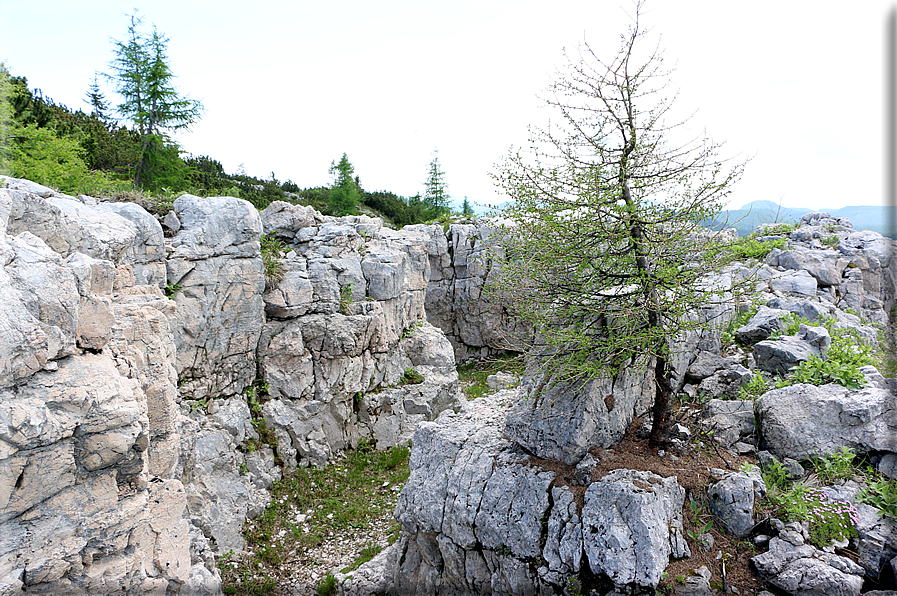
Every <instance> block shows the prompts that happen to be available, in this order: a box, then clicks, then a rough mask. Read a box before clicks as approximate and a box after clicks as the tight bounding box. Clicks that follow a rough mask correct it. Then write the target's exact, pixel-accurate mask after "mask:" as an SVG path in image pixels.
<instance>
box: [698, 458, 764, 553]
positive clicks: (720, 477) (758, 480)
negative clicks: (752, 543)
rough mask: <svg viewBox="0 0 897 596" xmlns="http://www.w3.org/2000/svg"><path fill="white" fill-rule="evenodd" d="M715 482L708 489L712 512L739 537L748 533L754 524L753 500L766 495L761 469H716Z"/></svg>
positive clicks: (754, 467) (753, 467)
mask: <svg viewBox="0 0 897 596" xmlns="http://www.w3.org/2000/svg"><path fill="white" fill-rule="evenodd" d="M712 473H713V475H714V477H715V480H716V481H715V482H714V483H713V484H711V485H710V487H709V488H708V489H707V496H708V498H709V502H710V511H711V512H712V513H713V515H715V516H716V517H717V519H718V520H719V521H720V523H721V524H722V526H723V527H724V528H725V529H726V530H728V531H729V532H731V533H732V534H735V535H736V536H746V535H747V533H748V531H749V530H750V529H751V528H752V527H753V525H754V523H755V520H754V503H756V502H757V501H758V500H759V499H761V498H763V497H765V496H766V484H765V483H764V482H763V478H762V477H761V476H760V469H759V468H758V467H757V466H752V468H751V469H750V470H748V471H747V472H745V471H739V472H726V471H724V470H719V469H714V470H712Z"/></svg>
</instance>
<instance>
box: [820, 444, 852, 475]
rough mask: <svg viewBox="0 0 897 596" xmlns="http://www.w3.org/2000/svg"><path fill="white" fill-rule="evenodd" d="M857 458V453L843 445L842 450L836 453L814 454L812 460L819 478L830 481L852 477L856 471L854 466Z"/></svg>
mask: <svg viewBox="0 0 897 596" xmlns="http://www.w3.org/2000/svg"><path fill="white" fill-rule="evenodd" d="M855 458H856V454H855V453H854V452H853V451H851V449H850V448H849V447H841V450H840V451H838V452H836V453H831V454H828V455H822V456H818V457H817V456H814V457H811V458H810V461H811V462H812V463H813V467H814V468H815V470H816V474H817V475H818V476H819V478H820V479H822V480H823V481H824V482H827V483H830V482H833V481H835V480H842V479H845V478H851V477H852V476H853V475H854V473H855V472H856V470H855V469H854V467H853V460H854V459H855Z"/></svg>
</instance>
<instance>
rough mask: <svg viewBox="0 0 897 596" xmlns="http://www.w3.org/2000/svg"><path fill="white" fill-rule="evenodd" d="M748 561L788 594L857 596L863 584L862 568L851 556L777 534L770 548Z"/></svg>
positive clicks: (770, 542)
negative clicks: (834, 552)
mask: <svg viewBox="0 0 897 596" xmlns="http://www.w3.org/2000/svg"><path fill="white" fill-rule="evenodd" d="M751 563H753V565H754V568H755V569H757V571H758V572H759V573H760V574H761V576H763V577H764V578H766V579H767V581H768V582H769V583H770V584H772V585H773V586H775V587H777V588H779V589H780V590H784V591H785V592H786V593H788V594H794V595H798V594H825V595H826V596H829V595H831V596H858V595H859V593H860V590H861V588H862V586H863V568H862V567H860V566H859V565H857V564H856V563H854V562H853V561H851V560H850V559H848V558H846V557H841V556H839V555H835V554H831V553H827V552H823V551H820V550H817V549H815V548H813V547H812V546H810V545H809V544H799V545H795V544H791V543H789V542H786V541H785V540H782V539H780V538H772V539H771V540H770V541H769V550H768V551H767V552H765V553H763V554H760V555H757V556H756V557H753V558H752V559H751Z"/></svg>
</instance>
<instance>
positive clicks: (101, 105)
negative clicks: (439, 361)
mask: <svg viewBox="0 0 897 596" xmlns="http://www.w3.org/2000/svg"><path fill="white" fill-rule="evenodd" d="M87 103H88V104H90V106H91V107H92V108H93V110H91V112H90V113H91V115H92V116H94V117H96V118H97V119H98V120H99V121H100V122H102V123H103V124H106V125H108V124H110V123H111V118H110V117H109V102H108V101H107V100H106V96H105V95H104V94H103V92H102V91H101V90H100V83H99V81H98V80H97V74H96V73H94V75H93V83H91V84H90V87H89V88H88V91H87Z"/></svg>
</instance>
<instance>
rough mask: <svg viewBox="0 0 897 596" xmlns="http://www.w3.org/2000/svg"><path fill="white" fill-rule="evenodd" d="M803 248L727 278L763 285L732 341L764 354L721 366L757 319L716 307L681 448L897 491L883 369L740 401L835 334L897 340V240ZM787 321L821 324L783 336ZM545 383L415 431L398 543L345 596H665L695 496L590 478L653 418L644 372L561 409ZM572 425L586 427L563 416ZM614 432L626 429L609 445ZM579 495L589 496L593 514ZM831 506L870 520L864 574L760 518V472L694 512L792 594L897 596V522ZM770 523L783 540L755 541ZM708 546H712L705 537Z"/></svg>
mask: <svg viewBox="0 0 897 596" xmlns="http://www.w3.org/2000/svg"><path fill="white" fill-rule="evenodd" d="M832 237H835V238H836V239H837V248H836V249H833V248H831V244H832V243H833V241H832V240H831V238H832ZM789 239H790V247H789V248H788V249H787V250H784V249H780V250H774V251H773V252H772V253H771V254H769V255H768V257H767V258H766V260H765V262H761V263H758V264H753V265H750V264H744V265H737V266H734V267H730V268H729V269H727V270H725V271H723V272H721V273H720V274H719V276H718V277H717V279H716V280H715V283H723V284H726V283H731V280H737V279H752V280H755V284H756V286H755V294H754V296H753V297H752V298H753V299H754V301H759V302H765V304H766V306H761V307H760V308H759V310H758V311H757V312H756V314H754V315H753V316H752V317H750V320H748V321H747V323H746V324H744V325H741V326H739V327H736V328H735V329H733V332H734V335H736V336H737V337H738V339H739V340H740V342H742V343H743V344H744V345H748V346H751V345H752V346H753V349H752V350H750V349H743V348H739V347H737V346H736V347H735V349H734V351H732V352H730V353H723V352H722V347H723V342H722V341H721V332H722V331H723V330H724V329H725V328H726V326H727V324H728V323H729V322H730V321H731V320H732V319H733V318H734V316H735V314H736V313H737V312H744V311H745V310H746V309H747V308H749V305H748V304H745V303H741V304H739V303H738V302H737V300H736V298H737V297H735V296H733V299H732V302H731V303H730V304H728V305H725V304H721V305H711V310H715V313H699V314H698V315H697V316H707V315H708V314H716V315H721V316H720V317H718V320H720V319H721V323H720V325H718V327H717V328H716V329H715V330H711V331H710V332H709V333H705V334H703V335H701V336H699V337H686V338H681V339H680V343H679V344H678V345H679V353H678V356H679V357H678V358H677V359H676V360H675V362H676V364H677V377H678V379H679V386H680V387H681V389H682V391H683V392H684V393H685V394H686V395H693V396H695V395H703V396H706V397H709V398H711V399H710V400H709V401H708V402H707V403H706V405H705V407H704V409H703V415H702V416H701V419H700V420H699V423H698V424H697V425H696V427H695V428H694V429H689V428H687V427H684V426H682V425H679V427H677V430H676V432H677V433H678V434H679V439H678V440H679V441H680V445H681V446H682V448H683V449H684V448H685V447H686V446H685V443H686V442H687V441H688V440H689V436H690V434H691V433H692V432H702V433H703V434H704V435H705V436H708V437H713V440H714V441H715V442H716V443H717V444H718V448H721V449H724V450H727V451H729V452H730V453H731V454H732V455H733V456H735V455H743V454H757V453H758V450H761V449H762V450H764V451H760V452H759V454H758V458H759V460H758V461H759V463H760V464H761V465H763V466H764V467H766V466H768V465H771V462H774V461H779V462H781V461H784V464H783V465H784V467H785V468H784V469H787V470H789V473H790V474H791V475H792V478H801V477H803V476H805V475H806V472H805V470H804V469H803V468H802V467H801V466H800V464H799V462H798V461H797V460H806V459H809V458H812V457H814V456H816V455H818V454H822V453H832V452H837V451H838V450H840V449H841V448H842V447H845V448H849V449H851V450H853V451H854V452H855V453H857V454H859V455H863V456H865V457H867V458H868V459H869V461H870V462H871V463H873V464H874V465H876V466H877V467H878V469H879V471H880V473H882V474H884V475H886V476H891V477H894V462H895V461H897V460H895V457H897V444H895V443H894V438H895V437H897V422H895V421H897V391H895V390H897V383H895V381H894V380H889V379H885V378H884V377H883V376H882V375H881V374H880V372H879V371H878V370H877V369H876V368H875V367H874V366H866V367H864V368H863V369H862V372H863V374H864V377H865V382H864V383H863V385H864V386H863V387H860V388H858V389H848V388H846V387H842V386H841V385H832V384H829V385H822V386H814V385H807V384H795V385H791V386H788V387H784V388H781V389H773V390H769V391H766V392H765V393H764V394H763V395H762V397H760V398H759V399H758V400H757V401H756V410H755V405H754V403H752V402H751V401H737V400H732V398H733V397H735V396H736V395H737V393H738V391H739V389H741V388H742V387H744V386H746V385H747V384H748V383H749V382H751V380H752V379H755V378H756V377H757V376H758V375H759V374H761V372H762V371H765V372H767V373H776V372H778V373H781V372H783V371H786V370H788V369H789V368H790V367H792V366H795V365H797V364H799V363H800V362H803V361H806V360H808V359H809V358H810V357H811V356H814V355H816V356H820V355H824V354H825V353H826V351H827V350H828V349H829V347H830V345H831V337H830V335H829V333H828V330H827V328H826V326H824V325H823V318H824V317H830V318H831V320H828V321H826V324H827V325H829V326H831V325H832V324H834V326H835V327H834V328H835V329H838V330H840V329H849V330H851V331H852V332H854V333H856V335H857V336H858V337H861V338H863V339H864V340H866V341H869V342H876V341H878V331H877V329H876V328H875V327H874V326H873V325H876V324H878V325H885V324H887V323H888V312H889V310H890V309H893V308H894V304H895V279H897V258H895V257H894V256H892V255H893V254H894V252H893V248H894V246H893V242H892V241H890V240H888V239H886V238H883V237H881V236H879V235H877V234H874V233H869V232H856V231H854V230H852V228H851V227H850V225H849V222H846V221H843V220H834V219H831V218H828V217H827V216H825V214H818V213H813V214H808V215H807V216H806V217H805V218H804V220H803V221H802V222H801V225H800V226H799V227H798V228H797V229H796V230H793V231H792V232H791V233H790V237H789ZM823 239H825V240H826V242H825V244H823V242H822V240H823ZM729 287H731V286H729ZM790 313H794V314H796V315H800V316H801V317H804V318H805V319H807V320H808V322H809V324H801V325H800V327H799V330H798V331H797V333H795V334H793V335H790V336H789V335H783V332H784V331H786V330H787V329H788V327H789V324H788V323H789V319H788V315H789V314H790ZM832 321H834V323H832ZM758 348H759V349H758ZM764 348H765V349H764ZM627 376H628V377H633V378H632V379H627V378H624V377H627ZM538 383H539V379H538V377H530V378H524V379H523V382H522V384H521V387H520V389H519V390H516V391H500V392H498V393H497V394H495V395H494V396H491V397H488V398H481V399H478V400H476V401H474V402H472V403H470V404H467V405H465V406H464V407H463V408H462V409H461V410H460V411H459V412H457V413H452V412H444V413H443V414H442V415H440V417H439V418H438V419H437V420H436V421H434V422H427V423H422V424H421V425H420V426H419V427H418V431H417V433H416V434H415V438H414V445H415V449H414V452H413V454H412V462H411V477H410V478H409V481H408V483H407V485H406V487H405V490H404V491H403V492H402V494H401V496H400V500H399V504H398V506H397V508H396V513H395V515H396V519H397V520H398V521H400V522H401V524H402V533H401V536H400V538H399V540H398V542H397V543H396V544H394V545H393V546H392V547H391V548H390V549H387V550H386V551H384V552H383V553H381V554H380V555H379V556H378V557H377V558H376V559H374V560H373V561H371V562H370V563H368V564H366V565H365V566H362V568H361V569H359V570H358V571H357V572H355V573H351V574H345V575H344V574H338V575H337V580H338V582H337V583H338V585H339V593H341V594H352V595H355V594H359V595H360V594H374V593H388V594H420V593H427V594H509V595H510V594H560V593H565V594H566V593H571V592H569V590H570V589H571V586H576V589H577V590H579V591H580V593H590V594H602V595H604V594H614V595H616V594H642V593H645V594H653V593H654V589H655V588H656V587H657V586H658V584H659V582H660V579H661V577H662V575H663V571H664V569H666V568H667V566H668V565H669V563H670V562H671V561H673V560H676V559H682V558H687V557H689V556H690V555H691V552H690V548H689V544H688V542H687V541H686V540H685V538H684V537H683V534H682V509H683V503H684V500H685V494H684V491H683V489H682V488H681V486H680V485H679V484H678V482H677V479H676V477H675V476H666V477H662V476H657V475H655V474H652V473H651V472H643V471H639V470H638V469H625V468H620V469H615V470H612V471H610V472H609V473H606V474H604V475H603V476H601V477H600V478H596V477H594V476H593V470H595V469H597V467H598V465H599V464H600V461H598V460H597V459H596V458H595V457H594V456H593V453H597V452H594V451H593V450H591V451H592V452H589V451H590V449H589V448H594V447H604V446H608V445H611V446H612V445H613V444H615V442H616V441H619V439H620V437H621V434H622V433H621V431H622V429H625V428H626V427H627V426H628V424H629V423H630V422H632V421H634V420H635V419H636V418H637V417H638V416H640V415H642V414H643V413H644V412H645V410H646V405H649V404H647V403H645V400H643V399H641V398H640V397H639V396H640V395H641V393H642V388H643V387H644V382H643V381H641V380H640V377H639V374H638V371H634V372H627V373H626V375H623V376H621V378H618V379H607V380H603V381H600V382H598V384H599V385H600V384H604V385H605V386H604V387H601V389H600V390H593V388H592V387H588V386H586V387H573V388H570V387H564V388H555V393H556V394H557V395H555V394H554V393H552V395H550V396H547V397H546V396H544V395H543V393H541V392H538V391H535V392H534V391H533V387H534V386H537V385H538ZM539 388H541V386H540V387H539ZM543 391H544V390H543ZM608 396H611V397H612V398H613V399H608ZM621 396H625V397H624V399H622V400H621V399H620V397H621ZM571 411H572V412H577V415H575V416H567V417H564V416H562V415H561V413H562V412H567V413H569V412H571ZM757 421H759V422H760V426H759V428H758V426H757V424H756V422H757ZM543 425H544V429H543V428H542V427H543ZM646 427H647V424H646V423H644V422H643V425H642V428H643V429H644V428H646ZM614 428H617V429H620V430H618V431H611V433H610V435H609V436H608V437H607V438H604V437H605V436H606V434H607V432H608V430H609V429H614ZM615 433H616V434H615ZM546 460H558V462H559V463H560V464H566V465H572V466H575V467H576V473H574V474H573V475H572V480H568V481H565V482H561V483H557V482H556V479H557V476H556V473H555V472H553V471H552V470H553V469H554V467H553V466H552V465H549V466H548V467H545V466H546ZM548 463H550V462H548ZM580 471H582V472H584V473H583V474H580ZM577 485H581V486H583V487H584V488H585V492H584V496H583V497H581V498H580V499H577V498H575V497H574V494H576V491H577V489H576V486H577ZM578 490H582V489H578ZM824 490H825V491H826V494H827V495H829V497H828V498H829V499H831V500H833V501H835V502H840V503H843V506H844V507H847V506H852V507H854V508H855V510H856V511H857V512H858V514H857V516H858V517H857V519H858V521H857V524H856V528H857V531H858V536H857V537H856V538H854V539H853V542H851V546H852V548H853V549H854V550H855V551H856V552H859V553H860V554H859V557H858V560H853V559H851V558H848V557H845V556H843V554H838V553H836V552H835V549H833V548H831V549H820V548H817V547H815V546H813V545H812V544H810V535H809V533H808V528H809V526H808V525H806V524H803V525H801V524H796V523H790V524H785V523H783V522H781V521H779V520H775V519H773V520H766V521H765V522H764V520H761V519H759V518H758V517H757V508H756V504H757V503H758V502H759V500H760V499H761V498H763V497H764V496H765V495H766V493H767V487H766V485H765V483H764V480H763V477H762V476H761V474H760V468H758V467H757V466H743V467H742V468H741V469H739V470H721V469H720V470H713V471H712V480H711V482H710V484H709V485H708V486H706V487H704V488H703V491H706V492H704V494H691V495H689V499H690V500H691V499H698V500H706V501H707V502H708V503H709V504H710V509H711V511H712V513H713V515H714V516H715V517H716V519H717V521H718V522H719V523H720V524H721V526H722V527H724V528H725V529H726V530H727V531H728V532H730V533H732V534H734V535H736V536H747V537H750V538H752V539H753V540H754V542H755V543H756V544H758V545H760V546H761V547H764V548H765V549H766V552H763V553H762V554H760V555H757V556H756V557H754V559H753V560H752V567H753V568H754V569H755V570H756V572H757V573H759V575H760V577H761V579H763V580H764V581H767V582H768V583H769V585H770V586H773V587H775V588H776V589H778V590H782V591H783V592H784V593H788V594H845V595H846V594H851V595H853V594H860V593H861V591H862V590H863V588H864V585H866V587H867V588H868V585H869V584H868V582H870V581H871V582H872V584H871V585H880V586H891V587H892V588H893V587H895V586H894V575H895V571H897V542H895V541H894V539H893V535H894V532H895V530H897V521H895V520H893V519H890V518H887V517H883V516H882V515H881V514H880V513H879V512H878V511H877V510H875V509H874V508H872V507H870V506H868V505H865V504H863V503H859V502H858V501H857V499H856V496H857V486H856V485H853V486H852V488H851V483H848V484H847V485H841V486H829V487H826V488H824ZM498 495H502V497H498ZM761 522H763V523H761ZM764 524H765V527H766V531H767V532H768V533H769V534H771V537H770V536H769V535H767V536H765V538H764V537H763V536H759V535H758V528H760V529H761V530H762V527H764ZM711 539H712V537H711ZM698 544H700V545H701V548H705V547H706V545H705V544H704V543H703V537H698ZM844 545H845V546H846V543H845V544H844ZM707 548H712V543H711V544H710V546H709V547H707ZM711 577H712V574H711V572H710V571H708V570H707V568H706V567H702V568H700V569H699V570H698V571H697V572H696V574H695V576H694V577H693V578H688V581H686V582H684V583H683V584H682V586H681V587H680V588H679V589H677V590H676V591H677V592H678V593H680V594H683V595H684V594H706V595H709V594H714V593H717V592H715V589H714V588H712V587H711V583H710V581H709V580H710V579H711ZM864 582H866V583H864ZM888 593H891V592H888Z"/></svg>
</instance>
